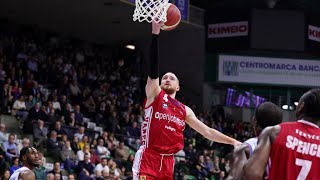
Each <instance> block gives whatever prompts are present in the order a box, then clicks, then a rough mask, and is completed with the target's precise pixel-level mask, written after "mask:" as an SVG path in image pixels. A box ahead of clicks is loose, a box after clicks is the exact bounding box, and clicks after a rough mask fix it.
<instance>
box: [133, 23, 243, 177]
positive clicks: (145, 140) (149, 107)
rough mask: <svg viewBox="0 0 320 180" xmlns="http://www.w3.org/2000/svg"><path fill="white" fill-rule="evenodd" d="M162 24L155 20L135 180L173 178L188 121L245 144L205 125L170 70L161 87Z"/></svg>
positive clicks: (209, 133)
mask: <svg viewBox="0 0 320 180" xmlns="http://www.w3.org/2000/svg"><path fill="white" fill-rule="evenodd" d="M161 25H162V23H152V34H153V38H152V43H151V53H150V55H151V56H150V69H149V77H148V80H147V84H146V89H145V90H146V96H147V98H146V100H145V103H144V108H145V118H144V122H143V123H142V126H141V146H140V148H139V150H138V151H137V153H136V155H135V159H134V164H133V167H132V172H133V179H134V180H137V179H144V180H149V179H166V180H170V179H173V169H174V154H175V153H177V152H178V151H180V150H181V149H182V148H183V146H184V138H183V130H184V128H185V125H186V123H187V124H189V125H190V126H191V127H192V128H193V129H195V130H196V131H197V132H199V133H200V134H202V135H203V136H205V137H206V138H208V139H210V140H213V141H217V142H220V143H226V144H231V145H234V146H237V145H239V144H241V143H240V142H238V141H237V140H235V139H232V138H230V137H228V136H226V135H224V134H222V133H220V132H219V131H217V130H215V129H212V128H209V127H208V126H206V125H205V124H203V123H202V122H201V121H200V120H199V119H197V117H196V116H195V114H194V112H193V111H192V110H191V109H190V108H189V107H188V106H186V105H184V104H182V103H181V102H179V101H178V100H176V99H175V96H176V92H177V91H179V89H180V87H179V80H178V78H177V77H176V75H175V74H173V73H171V72H168V73H166V74H165V75H164V76H163V77H162V79H161V85H160V86H159V83H160V82H159V70H158V63H159V62H158V42H157V39H158V35H159V33H160V26H161Z"/></svg>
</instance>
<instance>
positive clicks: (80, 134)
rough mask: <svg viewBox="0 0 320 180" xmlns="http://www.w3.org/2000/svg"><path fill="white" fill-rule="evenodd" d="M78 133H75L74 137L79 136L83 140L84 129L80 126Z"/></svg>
mask: <svg viewBox="0 0 320 180" xmlns="http://www.w3.org/2000/svg"><path fill="white" fill-rule="evenodd" d="M78 131H79V132H77V133H75V134H74V136H77V137H78V139H82V137H83V136H84V127H83V126H80V127H79V129H78Z"/></svg>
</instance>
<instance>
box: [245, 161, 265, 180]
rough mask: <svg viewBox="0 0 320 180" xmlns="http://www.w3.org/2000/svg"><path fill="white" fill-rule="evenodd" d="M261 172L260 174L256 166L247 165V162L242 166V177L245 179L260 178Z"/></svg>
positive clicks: (254, 179) (256, 179) (258, 179)
mask: <svg viewBox="0 0 320 180" xmlns="http://www.w3.org/2000/svg"><path fill="white" fill-rule="evenodd" d="M262 178H263V173H262V174H261V173H260V172H259V171H257V169H256V168H254V167H252V166H248V165H247V164H246V165H244V167H243V179H246V180H261V179H262Z"/></svg>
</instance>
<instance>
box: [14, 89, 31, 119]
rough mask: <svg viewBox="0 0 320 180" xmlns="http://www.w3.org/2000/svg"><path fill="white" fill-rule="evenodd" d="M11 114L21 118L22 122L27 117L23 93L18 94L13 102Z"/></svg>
mask: <svg viewBox="0 0 320 180" xmlns="http://www.w3.org/2000/svg"><path fill="white" fill-rule="evenodd" d="M12 115H13V116H15V115H16V116H18V117H19V118H22V122H24V121H25V120H26V119H27V117H28V111H27V107H26V103H25V101H24V96H23V95H20V96H19V98H18V99H17V100H16V101H15V102H14V103H13V106H12Z"/></svg>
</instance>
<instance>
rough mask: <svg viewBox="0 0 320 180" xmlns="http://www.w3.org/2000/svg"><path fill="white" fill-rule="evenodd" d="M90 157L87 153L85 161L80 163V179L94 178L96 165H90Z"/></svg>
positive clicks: (78, 171) (78, 170) (78, 168)
mask: <svg viewBox="0 0 320 180" xmlns="http://www.w3.org/2000/svg"><path fill="white" fill-rule="evenodd" d="M89 159H90V155H89V154H88V153H85V154H84V156H83V160H82V161H79V163H78V166H77V173H78V177H79V179H87V178H92V177H93V176H94V172H93V170H94V165H93V164H91V163H90V160H89Z"/></svg>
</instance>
